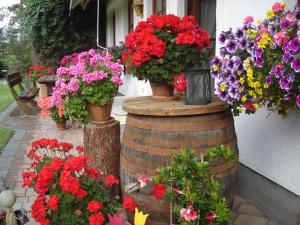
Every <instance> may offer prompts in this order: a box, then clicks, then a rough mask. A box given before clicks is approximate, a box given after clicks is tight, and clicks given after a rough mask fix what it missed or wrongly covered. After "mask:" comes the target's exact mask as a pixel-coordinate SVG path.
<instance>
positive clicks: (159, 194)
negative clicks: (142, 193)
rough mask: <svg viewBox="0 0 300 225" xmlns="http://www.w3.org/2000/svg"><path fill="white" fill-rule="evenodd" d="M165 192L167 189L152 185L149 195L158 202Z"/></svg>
mask: <svg viewBox="0 0 300 225" xmlns="http://www.w3.org/2000/svg"><path fill="white" fill-rule="evenodd" d="M166 191H167V187H165V186H163V185H161V184H154V185H153V186H152V190H151V194H152V195H153V196H154V197H155V198H156V199H157V200H160V199H162V198H163V197H164V195H165V193H166Z"/></svg>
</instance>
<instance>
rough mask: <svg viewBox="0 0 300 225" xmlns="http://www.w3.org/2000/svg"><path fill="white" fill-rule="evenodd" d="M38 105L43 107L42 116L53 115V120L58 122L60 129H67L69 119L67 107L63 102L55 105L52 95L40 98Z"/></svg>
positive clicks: (57, 125)
mask: <svg viewBox="0 0 300 225" xmlns="http://www.w3.org/2000/svg"><path fill="white" fill-rule="evenodd" d="M37 104H38V106H39V107H40V108H41V113H40V115H41V117H42V118H45V117H47V116H51V118H52V120H53V121H54V122H55V123H56V127H57V129H58V130H65V129H66V122H67V120H68V119H69V117H68V115H67V114H66V112H65V107H64V105H63V103H61V104H58V105H54V104H53V101H52V97H51V96H49V97H44V98H40V99H39V100H38V102H37Z"/></svg>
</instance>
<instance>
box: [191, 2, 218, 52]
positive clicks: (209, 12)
mask: <svg viewBox="0 0 300 225" xmlns="http://www.w3.org/2000/svg"><path fill="white" fill-rule="evenodd" d="M216 4H217V3H216V0H186V6H187V7H186V9H187V10H186V14H187V15H193V16H195V19H196V21H197V22H198V24H199V25H200V26H201V27H203V28H204V29H205V30H207V32H208V33H209V35H210V37H211V50H212V52H213V53H214V52H215V44H216Z"/></svg>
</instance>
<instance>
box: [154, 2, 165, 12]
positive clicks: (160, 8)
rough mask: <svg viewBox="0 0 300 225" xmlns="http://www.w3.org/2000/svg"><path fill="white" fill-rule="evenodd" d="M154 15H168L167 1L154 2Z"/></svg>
mask: <svg viewBox="0 0 300 225" xmlns="http://www.w3.org/2000/svg"><path fill="white" fill-rule="evenodd" d="M152 2H153V4H152V5H153V14H156V15H166V0H152Z"/></svg>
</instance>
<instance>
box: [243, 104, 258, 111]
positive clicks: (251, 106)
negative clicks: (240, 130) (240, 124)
mask: <svg viewBox="0 0 300 225" xmlns="http://www.w3.org/2000/svg"><path fill="white" fill-rule="evenodd" d="M244 107H245V108H246V109H248V110H250V111H251V112H255V111H256V109H255V107H254V105H253V104H252V103H251V102H246V103H245V104H244Z"/></svg>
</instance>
